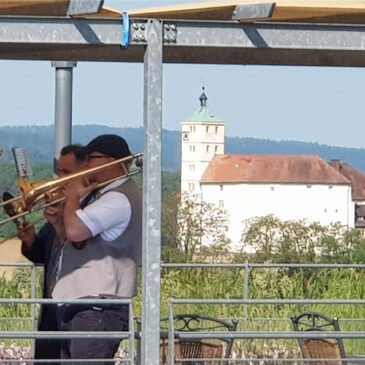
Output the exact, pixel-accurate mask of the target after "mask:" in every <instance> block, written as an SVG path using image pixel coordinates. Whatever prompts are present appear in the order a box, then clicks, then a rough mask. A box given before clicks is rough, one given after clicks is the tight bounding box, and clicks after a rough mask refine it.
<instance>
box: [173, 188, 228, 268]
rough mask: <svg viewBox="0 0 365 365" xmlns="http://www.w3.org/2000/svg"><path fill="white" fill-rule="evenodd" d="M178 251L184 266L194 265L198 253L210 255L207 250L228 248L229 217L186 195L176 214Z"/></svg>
mask: <svg viewBox="0 0 365 365" xmlns="http://www.w3.org/2000/svg"><path fill="white" fill-rule="evenodd" d="M176 218H177V219H176V222H177V230H176V232H177V237H176V242H177V247H178V248H179V250H180V252H182V254H183V259H184V262H190V261H193V259H194V257H195V255H197V254H199V253H204V254H205V255H206V254H207V250H206V248H207V247H217V246H222V245H223V247H226V246H227V245H228V243H229V242H228V240H227V238H226V235H225V233H226V229H227V227H228V217H227V214H226V212H225V211H224V210H223V209H220V208H218V207H216V206H215V205H213V204H210V203H206V202H204V201H203V202H202V201H200V199H198V198H194V197H192V196H189V195H188V194H184V195H183V196H182V198H181V201H180V204H179V207H178V211H177V217H176Z"/></svg>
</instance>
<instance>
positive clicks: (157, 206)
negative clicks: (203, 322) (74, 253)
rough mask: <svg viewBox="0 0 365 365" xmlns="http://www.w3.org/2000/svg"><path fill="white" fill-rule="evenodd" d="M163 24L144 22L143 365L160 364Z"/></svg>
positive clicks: (151, 21) (150, 21)
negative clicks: (145, 30)
mask: <svg viewBox="0 0 365 365" xmlns="http://www.w3.org/2000/svg"><path fill="white" fill-rule="evenodd" d="M161 131H162V21H160V20H156V19H149V20H148V22H147V47H146V51H145V55H144V133H145V141H144V143H145V145H144V164H143V165H144V168H143V258H142V273H143V277H142V280H143V298H142V304H143V309H142V344H141V347H142V349H141V360H142V365H159V364H160V284H161V283H160V274H161Z"/></svg>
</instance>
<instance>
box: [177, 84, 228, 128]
mask: <svg viewBox="0 0 365 365" xmlns="http://www.w3.org/2000/svg"><path fill="white" fill-rule="evenodd" d="M202 89H203V93H202V94H201V95H200V97H199V100H200V109H199V110H197V111H196V112H195V113H194V114H193V115H192V116H191V117H189V118H185V119H184V120H183V122H200V123H204V122H207V123H224V121H223V120H220V119H217V118H216V117H215V116H214V115H213V114H212V113H211V112H210V111H209V109H208V107H207V100H208V98H207V96H206V95H205V92H204V90H205V87H204V86H203V87H202Z"/></svg>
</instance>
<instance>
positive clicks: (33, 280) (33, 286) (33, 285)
mask: <svg viewBox="0 0 365 365" xmlns="http://www.w3.org/2000/svg"><path fill="white" fill-rule="evenodd" d="M31 270H32V271H31V289H30V290H31V298H32V299H36V296H37V271H36V266H35V265H33V266H32V268H31ZM35 307H36V304H35V303H33V304H31V316H32V330H33V331H35V330H36V328H37V322H36V318H35ZM32 343H33V346H32V355H33V356H34V350H35V340H34V339H33V340H32Z"/></svg>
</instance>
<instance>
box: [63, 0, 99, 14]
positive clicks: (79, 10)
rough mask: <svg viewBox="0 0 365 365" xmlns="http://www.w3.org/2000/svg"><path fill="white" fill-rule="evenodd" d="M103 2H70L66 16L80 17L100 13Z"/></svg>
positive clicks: (75, 0)
mask: <svg viewBox="0 0 365 365" xmlns="http://www.w3.org/2000/svg"><path fill="white" fill-rule="evenodd" d="M103 4H104V0H71V1H70V3H69V5H68V9H67V15H71V16H72V15H82V14H95V13H100V11H101V9H102V7H103Z"/></svg>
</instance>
